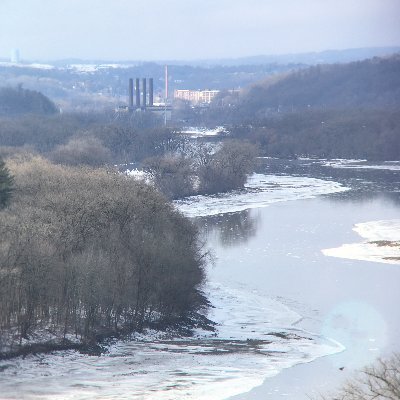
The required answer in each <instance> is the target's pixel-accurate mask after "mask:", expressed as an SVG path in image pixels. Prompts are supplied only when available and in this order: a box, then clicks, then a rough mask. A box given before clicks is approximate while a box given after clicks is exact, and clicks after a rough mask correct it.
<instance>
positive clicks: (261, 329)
mask: <svg viewBox="0 0 400 400" xmlns="http://www.w3.org/2000/svg"><path fill="white" fill-rule="evenodd" d="M399 192H400V164H398V163H374V164H373V163H367V162H363V161H357V160H335V161H329V162H328V161H326V160H307V159H304V160H293V161H281V160H274V159H261V160H260V166H259V170H258V171H257V174H254V175H252V176H251V177H250V179H249V182H248V184H247V187H246V189H245V190H243V191H237V192H233V193H231V194H229V195H223V196H212V197H202V196H199V197H195V198H191V199H188V200H186V201H181V202H176V207H177V208H178V209H180V210H181V211H182V212H183V213H185V214H186V215H188V216H189V217H191V218H193V221H194V222H195V223H196V224H198V226H199V228H200V230H201V233H202V238H203V240H204V241H205V243H206V246H207V248H208V249H210V251H211V252H212V254H213V259H214V262H213V264H212V265H210V266H209V267H208V270H207V283H206V286H205V288H204V289H205V291H206V293H207V294H208V297H209V299H210V301H211V303H212V304H213V306H214V307H213V308H212V309H211V310H210V313H209V317H210V318H211V319H213V320H214V321H216V322H217V324H218V325H217V332H216V334H212V333H207V332H201V331H199V332H196V335H195V337H193V338H191V339H184V338H182V339H174V340H170V339H169V338H168V337H160V336H157V335H156V334H155V333H153V332H149V334H148V335H147V336H145V337H136V338H135V339H132V340H129V341H118V342H115V343H113V344H111V345H110V346H109V348H108V352H107V353H106V354H104V355H102V356H100V357H97V356H89V355H82V354H79V353H76V352H73V351H64V352H55V353H53V354H50V355H35V356H33V355H32V356H29V357H26V358H25V359H22V358H19V359H15V360H11V361H4V362H1V363H0V370H1V372H0V374H1V375H0V398H1V399H82V400H83V399H171V400H175V399H207V400H214V399H215V400H218V399H226V398H229V397H231V396H235V395H239V396H238V397H237V398H238V399H239V398H242V399H259V398H271V399H272V398H275V397H274V396H281V395H286V396H288V395H289V393H287V392H290V387H288V385H289V383H286V385H285V382H284V381H283V382H280V383H281V384H283V386H286V387H285V389H279V388H278V389H276V385H275V383H276V382H277V381H276V379H278V378H279V377H285V372H287V371H295V368H296V367H294V366H296V365H299V364H304V363H308V365H309V366H313V365H318V363H319V362H321V360H322V359H323V360H326V361H325V362H326V363H329V365H330V366H331V368H333V369H335V370H339V368H343V367H345V368H346V371H353V370H354V369H356V368H360V367H362V366H364V365H365V364H367V363H369V362H371V361H373V360H374V359H375V358H376V357H377V356H384V355H386V354H390V353H391V352H393V351H399V350H400V345H399V343H398V340H397V339H398V337H399V333H400V332H399V331H400V315H399V313H398V311H397V304H399V301H400V291H399V290H398V286H399V283H400V263H399V261H398V256H397V253H396V251H397V247H393V246H389V247H388V246H377V245H372V244H370V243H367V242H370V241H376V240H379V239H382V240H396V241H398V240H400V238H397V236H398V232H399V226H400V223H399V219H400V196H399ZM354 228H355V229H356V230H354ZM396 235H397V236H396ZM360 245H361V246H360ZM371 246H372V247H371ZM375 250H376V251H375ZM293 367H294V368H293ZM325 370H326V371H329V369H325ZM331 370H332V369H331ZM321 371H322V370H321ZM321 371H320V373H319V374H318V376H319V377H321ZM314 372H315V371H314ZM330 378H331V377H329V376H326V380H328V381H329V379H330ZM287 382H289V381H287ZM271 385H275V386H273V388H272V386H271ZM306 394H307V393H296V397H293V398H297V399H300V398H306V397H305V396H306ZM302 396H303V397H302ZM276 398H278V397H276Z"/></svg>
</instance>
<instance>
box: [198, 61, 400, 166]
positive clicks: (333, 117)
mask: <svg viewBox="0 0 400 400" xmlns="http://www.w3.org/2000/svg"><path fill="white" fill-rule="evenodd" d="M399 110H400V55H397V56H393V57H390V58H384V59H378V58H374V59H371V60H366V61H362V62H354V63H350V64H344V65H326V66H316V67H311V68H309V69H306V70H302V71H297V72H294V73H291V74H289V75H285V76H282V77H281V78H280V79H274V80H271V79H267V80H265V81H264V82H261V83H260V84H258V85H255V86H253V87H251V88H249V89H248V90H247V91H244V92H243V94H242V95H241V97H239V99H236V100H235V99H233V98H231V97H228V96H227V97H226V98H222V99H221V98H220V99H218V103H217V102H216V103H215V104H214V105H213V107H212V108H211V109H210V110H209V111H208V112H207V113H203V115H201V116H200V117H201V118H202V119H203V121H204V122H205V123H209V124H225V125H228V126H230V128H229V129H230V131H231V134H232V135H233V136H234V137H236V138H242V139H244V138H246V139H249V140H250V141H252V142H255V143H258V144H259V145H260V148H261V152H262V153H264V154H265V155H270V156H277V157H296V156H312V157H332V158H335V157H351V158H354V157H355V158H367V159H379V160H398V159H400V117H399Z"/></svg>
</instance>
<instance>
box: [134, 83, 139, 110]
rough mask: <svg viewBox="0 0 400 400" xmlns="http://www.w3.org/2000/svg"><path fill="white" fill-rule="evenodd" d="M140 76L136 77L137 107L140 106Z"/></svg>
mask: <svg viewBox="0 0 400 400" xmlns="http://www.w3.org/2000/svg"><path fill="white" fill-rule="evenodd" d="M139 82H140V81H139V78H136V83H135V92H136V108H140V85H139Z"/></svg>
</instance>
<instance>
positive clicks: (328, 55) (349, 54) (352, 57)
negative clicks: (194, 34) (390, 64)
mask: <svg viewBox="0 0 400 400" xmlns="http://www.w3.org/2000/svg"><path fill="white" fill-rule="evenodd" d="M396 53H400V46H392V47H365V48H359V49H344V50H325V51H320V52H309V53H297V54H296V53H295V54H270V55H258V56H249V57H239V58H226V59H215V60H199V61H192V62H190V63H188V62H186V64H190V65H200V66H201V65H226V66H234V65H236V66H238V65H260V64H271V63H276V64H291V63H294V64H308V65H316V64H333V63H349V62H352V61H361V60H365V59H368V58H373V57H385V56H391V55H393V54H396ZM174 63H179V62H174Z"/></svg>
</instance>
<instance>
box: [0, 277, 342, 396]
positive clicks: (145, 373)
mask: <svg viewBox="0 0 400 400" xmlns="http://www.w3.org/2000/svg"><path fill="white" fill-rule="evenodd" d="M208 292H209V293H208V294H209V298H210V300H211V302H212V303H213V304H214V305H215V308H214V309H213V311H212V315H210V317H211V318H212V319H214V320H215V321H217V322H218V330H217V332H216V334H214V333H207V334H205V333H202V332H199V333H198V334H197V335H196V336H195V337H194V338H190V339H180V340H162V339H159V340H154V338H149V339H147V340H143V339H142V340H132V341H127V342H121V341H120V342H117V343H116V344H114V345H112V346H111V347H110V349H109V353H108V354H106V355H104V356H101V357H93V356H87V355H81V354H78V353H75V352H72V351H70V352H58V353H54V354H51V355H39V356H29V357H26V358H25V359H24V360H23V359H17V360H12V361H7V362H2V363H0V368H4V370H3V371H2V374H1V375H0V387H1V393H2V396H5V397H6V398H8V399H20V398H24V399H52V400H53V399H63V400H66V399H74V400H78V399H80V400H83V399H88V400H89V399H94V398H101V399H118V400H122V399H142V400H147V399H148V400H150V399H152V400H153V399H165V400H167V399H168V400H179V399H196V400H220V399H221V400H222V399H225V398H227V397H229V396H232V395H235V394H238V393H242V392H245V391H247V390H250V389H251V388H253V387H254V386H257V385H259V384H261V383H262V382H263V380H264V379H265V378H266V377H269V376H273V375H276V374H277V373H278V372H279V371H280V370H282V369H283V368H287V367H291V366H293V365H295V364H298V363H304V362H310V361H312V360H314V359H315V358H317V357H320V356H323V355H327V354H333V353H336V352H339V351H341V350H342V349H343V348H342V346H340V345H339V344H338V343H336V342H334V341H333V340H329V339H326V338H323V337H321V336H318V335H314V334H311V333H309V332H305V331H302V330H300V329H296V328H295V327H294V326H293V324H294V323H295V322H296V321H298V319H299V318H300V315H298V314H297V313H295V312H294V311H292V310H290V309H289V308H288V307H286V306H285V305H283V304H281V303H279V302H278V301H275V300H273V299H269V298H268V297H266V296H265V295H263V294H259V293H257V292H255V291H251V290H249V289H248V288H245V287H236V288H228V287H225V286H223V285H221V284H218V283H214V284H210V286H209V287H208Z"/></svg>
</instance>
